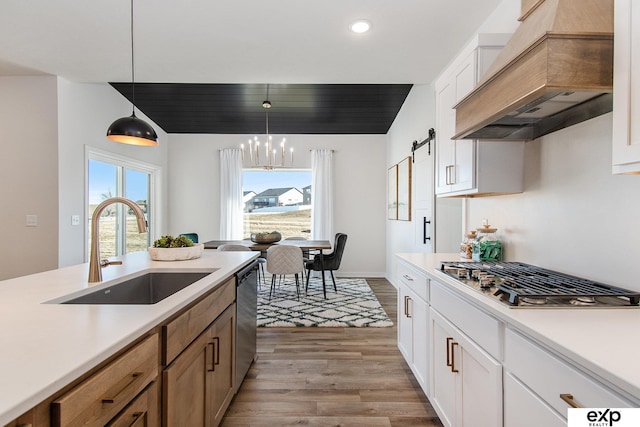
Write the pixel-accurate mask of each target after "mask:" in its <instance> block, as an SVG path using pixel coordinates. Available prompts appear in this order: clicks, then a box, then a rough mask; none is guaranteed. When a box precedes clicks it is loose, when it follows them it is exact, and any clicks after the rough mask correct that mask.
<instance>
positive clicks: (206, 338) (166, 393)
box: [163, 329, 214, 427]
mask: <svg viewBox="0 0 640 427" xmlns="http://www.w3.org/2000/svg"><path fill="white" fill-rule="evenodd" d="M211 347H212V343H211V331H210V329H207V330H205V332H203V333H202V334H200V336H198V338H196V339H195V341H193V342H192V343H191V344H190V345H189V346H188V347H187V349H186V350H185V351H184V352H183V353H182V354H181V355H180V356H178V357H177V358H176V359H175V360H174V362H173V363H172V364H171V365H169V366H168V367H167V368H166V369H165V370H164V371H163V380H164V387H163V419H164V420H165V425H166V426H167V427H181V426H193V427H199V426H203V427H204V426H207V427H208V426H212V425H213V417H210V416H208V414H210V413H211V402H210V401H211V390H210V384H209V381H208V377H209V375H208V372H209V370H210V369H212V367H213V355H214V354H213V351H212V348H211Z"/></svg>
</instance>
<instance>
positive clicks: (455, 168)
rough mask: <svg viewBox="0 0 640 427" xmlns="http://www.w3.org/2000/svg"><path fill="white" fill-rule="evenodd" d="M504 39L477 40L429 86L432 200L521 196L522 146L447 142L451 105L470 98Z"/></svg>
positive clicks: (452, 122)
mask: <svg viewBox="0 0 640 427" xmlns="http://www.w3.org/2000/svg"><path fill="white" fill-rule="evenodd" d="M508 39H509V35H508V34H479V35H478V36H477V37H475V38H474V40H473V41H472V42H471V43H469V44H468V45H467V46H466V47H465V48H464V49H463V50H462V52H461V53H460V54H459V55H458V57H457V58H456V59H454V61H453V62H452V63H451V65H450V66H449V67H448V68H447V69H446V70H445V71H444V72H443V73H442V74H441V76H440V77H439V78H438V79H437V80H436V82H435V90H436V126H437V127H436V183H435V186H436V194H437V195H438V196H472V195H488V194H504V193H519V192H521V191H522V169H523V162H524V143H523V142H511V141H508V142H505V141H476V140H470V139H461V140H452V139H451V137H452V136H453V135H454V134H455V126H456V111H455V109H454V108H453V107H454V105H456V104H457V103H458V102H459V101H460V100H461V99H462V98H464V97H465V96H466V95H467V94H468V93H469V92H471V90H472V89H473V88H474V87H475V85H476V84H477V83H478V81H479V80H480V77H481V76H482V74H484V72H485V71H486V70H487V68H488V67H489V65H491V63H492V62H493V60H494V59H495V57H496V56H497V55H498V53H499V52H500V50H501V49H502V47H503V46H504V44H505V43H506V42H507V40H508Z"/></svg>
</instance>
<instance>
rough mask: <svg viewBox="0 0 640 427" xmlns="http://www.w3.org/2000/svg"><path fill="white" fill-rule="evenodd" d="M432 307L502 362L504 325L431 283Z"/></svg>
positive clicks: (440, 286)
mask: <svg viewBox="0 0 640 427" xmlns="http://www.w3.org/2000/svg"><path fill="white" fill-rule="evenodd" d="M430 292H431V307H433V308H435V309H436V310H438V312H440V314H442V315H443V316H444V317H445V318H447V320H449V321H450V322H451V323H453V324H454V325H456V326H457V327H458V328H459V329H460V330H462V332H464V333H465V334H466V335H468V336H469V337H471V339H472V340H474V341H475V342H476V343H477V344H478V345H480V347H482V348H483V349H484V350H485V351H486V352H487V353H489V354H490V355H491V356H493V357H494V358H496V359H498V360H502V338H501V337H502V323H501V322H500V321H498V320H497V319H496V318H494V317H491V316H490V315H489V314H487V313H485V312H483V311H482V310H480V309H479V308H476V307H475V306H473V305H471V304H470V303H468V302H466V301H464V300H463V299H461V298H459V297H458V296H456V295H454V294H453V293H451V292H449V291H448V290H447V289H446V286H445V285H442V284H441V283H438V282H436V281H434V280H432V281H431V290H430Z"/></svg>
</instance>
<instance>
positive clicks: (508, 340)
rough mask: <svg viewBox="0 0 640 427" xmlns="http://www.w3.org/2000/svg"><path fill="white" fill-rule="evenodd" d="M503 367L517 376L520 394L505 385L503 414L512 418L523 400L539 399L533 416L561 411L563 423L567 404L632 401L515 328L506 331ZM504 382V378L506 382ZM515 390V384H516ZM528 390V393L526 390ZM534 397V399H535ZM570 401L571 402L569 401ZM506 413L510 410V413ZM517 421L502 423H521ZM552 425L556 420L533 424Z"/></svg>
mask: <svg viewBox="0 0 640 427" xmlns="http://www.w3.org/2000/svg"><path fill="white" fill-rule="evenodd" d="M504 366H505V371H507V372H508V375H506V377H509V378H511V379H514V378H517V380H518V381H517V382H518V383H519V385H520V386H521V387H522V388H524V391H522V390H520V393H519V394H520V397H518V398H512V396H507V391H511V390H512V389H513V388H514V387H511V388H510V389H509V390H507V386H506V385H505V418H507V420H511V419H514V418H515V417H516V414H517V412H518V411H519V407H520V406H522V405H523V404H524V403H523V400H525V399H527V400H528V402H536V401H537V402H538V404H537V408H538V409H537V410H536V411H535V414H533V415H532V417H539V419H540V420H546V419H552V418H553V416H554V415H556V416H557V414H560V416H561V417H562V421H563V424H562V425H564V423H566V421H565V420H564V419H565V418H566V417H567V409H568V408H569V407H570V405H572V404H573V405H577V406H579V407H583V408H628V407H634V406H635V405H634V404H633V403H632V402H630V401H629V400H627V399H625V398H624V397H623V396H621V395H620V394H618V393H617V392H615V391H614V390H612V389H611V388H610V387H608V386H606V385H605V384H603V383H601V382H599V381H598V380H596V379H595V378H594V377H593V376H591V375H589V374H587V373H586V372H583V371H581V370H579V369H578V368H576V367H574V366H572V365H571V364H569V363H567V362H566V361H564V360H562V359H560V358H559V357H558V356H556V355H554V354H552V353H551V352H550V351H548V350H547V349H545V348H543V347H542V345H540V344H538V343H536V342H534V341H533V340H531V339H529V338H527V337H525V336H524V335H522V334H521V333H519V332H517V331H516V330H514V329H511V328H507V330H506V331H505V357H504ZM505 384H506V382H505ZM516 390H517V388H516ZM525 392H528V395H529V396H528V397H525V396H527V395H526V394H525ZM534 397H535V399H534ZM570 402H571V403H570ZM506 414H513V417H511V416H507V415H506ZM520 425H522V424H519V423H518V422H516V421H513V422H512V423H510V424H507V423H505V426H507V427H511V426H518V427H519V426H520ZM532 425H545V426H546V425H551V426H553V425H555V424H543V423H541V424H532Z"/></svg>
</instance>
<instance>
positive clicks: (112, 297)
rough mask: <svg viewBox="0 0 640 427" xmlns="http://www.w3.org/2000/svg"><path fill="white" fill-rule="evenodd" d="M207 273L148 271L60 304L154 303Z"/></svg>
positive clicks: (207, 273)
mask: <svg viewBox="0 0 640 427" xmlns="http://www.w3.org/2000/svg"><path fill="white" fill-rule="evenodd" d="M209 274H211V271H209V272H206V273H179V272H172V273H157V272H156V273H153V272H152V273H146V274H143V275H142V276H138V277H134V278H132V279H129V280H125V281H124V282H120V283H117V284H114V285H111V286H109V287H107V288H101V289H98V290H95V291H93V292H91V293H89V294H85V295H81V296H79V297H76V298H73V299H70V300H68V301H62V302H61V304H155V303H157V302H159V301H162V300H163V299H165V298H167V297H169V296H171V295H173V294H175V293H176V292H178V291H179V290H181V289H184V288H186V287H187V286H189V285H191V284H192V283H195V282H197V281H198V280H200V279H202V278H203V277H205V276H208V275H209Z"/></svg>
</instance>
